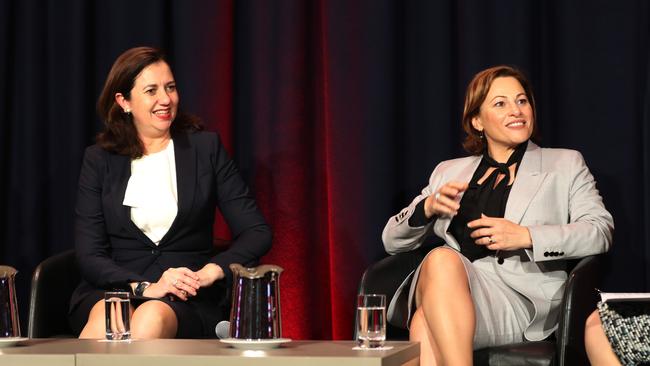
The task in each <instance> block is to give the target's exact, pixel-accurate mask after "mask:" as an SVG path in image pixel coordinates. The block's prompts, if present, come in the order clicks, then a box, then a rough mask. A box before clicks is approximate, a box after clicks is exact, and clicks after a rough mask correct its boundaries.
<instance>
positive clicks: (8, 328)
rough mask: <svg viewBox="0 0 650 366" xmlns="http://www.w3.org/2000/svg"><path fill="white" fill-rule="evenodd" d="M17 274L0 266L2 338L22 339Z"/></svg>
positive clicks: (0, 322) (0, 321)
mask: <svg viewBox="0 0 650 366" xmlns="http://www.w3.org/2000/svg"><path fill="white" fill-rule="evenodd" d="M16 273H18V271H16V269H15V268H13V267H9V266H0V337H20V321H19V320H18V300H17V299H16Z"/></svg>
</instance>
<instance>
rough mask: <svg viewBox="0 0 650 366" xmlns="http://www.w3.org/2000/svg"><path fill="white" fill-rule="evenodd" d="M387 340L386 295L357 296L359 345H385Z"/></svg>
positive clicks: (370, 346) (374, 346) (363, 346)
mask: <svg viewBox="0 0 650 366" xmlns="http://www.w3.org/2000/svg"><path fill="white" fill-rule="evenodd" d="M385 341H386V295H378V294H363V295H359V296H358V297H357V345H358V346H359V347H361V348H378V347H383V346H384V342H385Z"/></svg>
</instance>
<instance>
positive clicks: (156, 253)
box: [151, 249, 159, 255]
mask: <svg viewBox="0 0 650 366" xmlns="http://www.w3.org/2000/svg"><path fill="white" fill-rule="evenodd" d="M158 253H159V252H158V251H157V250H156V249H151V254H152V255H158Z"/></svg>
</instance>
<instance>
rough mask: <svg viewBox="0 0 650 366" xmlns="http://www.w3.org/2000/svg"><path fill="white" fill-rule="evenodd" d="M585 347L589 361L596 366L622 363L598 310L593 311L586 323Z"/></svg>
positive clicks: (610, 365)
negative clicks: (606, 333)
mask: <svg viewBox="0 0 650 366" xmlns="http://www.w3.org/2000/svg"><path fill="white" fill-rule="evenodd" d="M585 348H586V349H587V357H589V362H590V363H591V364H592V365H594V366H598V365H604V366H615V365H619V366H620V365H621V363H620V362H619V360H618V357H616V354H615V353H614V351H613V350H612V346H611V345H610V344H609V340H608V339H607V336H606V335H605V331H604V330H603V325H602V323H601V321H600V316H599V314H598V310H596V311H594V312H593V313H591V315H589V318H587V322H586V323H585Z"/></svg>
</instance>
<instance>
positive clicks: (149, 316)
mask: <svg viewBox="0 0 650 366" xmlns="http://www.w3.org/2000/svg"><path fill="white" fill-rule="evenodd" d="M177 328H178V319H177V318H176V313H174V310H172V308H171V307H170V306H169V305H167V304H165V303H164V302H162V301H156V300H151V301H147V302H145V303H144V304H142V305H140V306H138V308H137V309H135V311H134V313H133V317H132V320H131V334H132V335H133V337H134V338H138V339H154V338H173V337H174V336H175V335H176V330H177Z"/></svg>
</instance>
